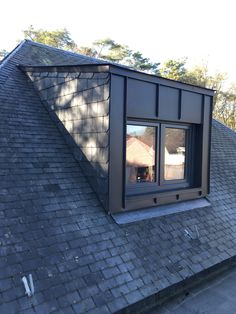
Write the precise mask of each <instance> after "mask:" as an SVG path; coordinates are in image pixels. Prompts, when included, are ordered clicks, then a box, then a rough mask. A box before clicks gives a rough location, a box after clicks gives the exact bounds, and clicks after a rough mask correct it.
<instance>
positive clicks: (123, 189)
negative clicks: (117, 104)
mask: <svg viewBox="0 0 236 314" xmlns="http://www.w3.org/2000/svg"><path fill="white" fill-rule="evenodd" d="M127 93H128V78H127V76H125V78H124V95H123V97H124V98H123V103H124V113H123V163H122V164H123V169H122V176H123V178H122V194H123V195H122V206H123V208H125V175H126V125H127V99H128V96H127Z"/></svg>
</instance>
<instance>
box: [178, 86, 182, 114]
mask: <svg viewBox="0 0 236 314" xmlns="http://www.w3.org/2000/svg"><path fill="white" fill-rule="evenodd" d="M181 118H182V89H179V102H178V120H181Z"/></svg>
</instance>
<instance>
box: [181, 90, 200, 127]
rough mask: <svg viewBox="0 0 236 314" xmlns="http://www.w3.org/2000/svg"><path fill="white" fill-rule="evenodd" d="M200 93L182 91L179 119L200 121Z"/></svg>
mask: <svg viewBox="0 0 236 314" xmlns="http://www.w3.org/2000/svg"><path fill="white" fill-rule="evenodd" d="M202 97H203V96H202V95H201V94H197V93H192V92H187V91H182V97H181V118H180V120H181V121H184V122H191V123H198V124H200V123H202Z"/></svg>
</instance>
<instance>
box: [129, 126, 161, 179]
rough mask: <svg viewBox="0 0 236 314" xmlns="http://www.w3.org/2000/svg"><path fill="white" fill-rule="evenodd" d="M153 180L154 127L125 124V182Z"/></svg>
mask: <svg viewBox="0 0 236 314" xmlns="http://www.w3.org/2000/svg"><path fill="white" fill-rule="evenodd" d="M154 181H155V127H149V126H140V125H127V133H126V183H137V182H138V183H140V182H154Z"/></svg>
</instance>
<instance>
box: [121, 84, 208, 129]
mask: <svg viewBox="0 0 236 314" xmlns="http://www.w3.org/2000/svg"><path fill="white" fill-rule="evenodd" d="M157 89H158V93H157ZM127 116H128V117H133V118H142V119H154V118H158V119H160V120H164V121H173V122H178V121H181V122H189V123H197V124H200V123H201V122H202V121H201V119H202V94H198V93H194V92H189V91H185V90H182V89H177V88H173V87H169V86H163V85H156V84H153V83H147V82H144V81H141V80H140V81H139V80H134V79H128V89H127Z"/></svg>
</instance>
